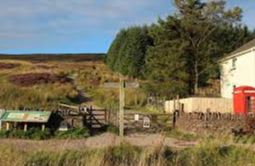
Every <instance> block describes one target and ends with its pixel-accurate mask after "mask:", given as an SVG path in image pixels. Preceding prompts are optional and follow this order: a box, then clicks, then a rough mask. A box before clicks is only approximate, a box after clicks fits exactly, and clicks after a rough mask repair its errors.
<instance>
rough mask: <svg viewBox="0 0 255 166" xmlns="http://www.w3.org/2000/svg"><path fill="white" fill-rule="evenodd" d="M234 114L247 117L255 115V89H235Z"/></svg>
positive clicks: (248, 87) (246, 87)
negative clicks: (250, 114)
mask: <svg viewBox="0 0 255 166" xmlns="http://www.w3.org/2000/svg"><path fill="white" fill-rule="evenodd" d="M233 95H234V97H233V100H234V113H235V114H238V115H247V114H249V113H255V88H253V87H250V86H240V87H237V88H234V94H233Z"/></svg>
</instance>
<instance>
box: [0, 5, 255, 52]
mask: <svg viewBox="0 0 255 166" xmlns="http://www.w3.org/2000/svg"><path fill="white" fill-rule="evenodd" d="M1 1H2V3H1V5H0V23H1V24H0V53H99V52H100V53H101V52H107V50H108V47H109V45H110V44H111V42H112V40H113V39H114V36H115V35H116V33H117V32H118V31H119V29H121V28H124V27H128V26H131V25H142V24H150V23H152V22H155V21H156V20H157V19H158V18H159V17H162V18H164V17H165V16H167V15H168V14H171V13H173V12H174V8H173V4H172V1H171V0H8V1H7V0H0V2H1ZM227 2H228V3H227V6H228V7H233V6H240V7H242V8H243V10H244V14H243V15H244V17H243V21H244V23H245V24H247V25H248V26H249V27H250V28H251V29H253V28H255V1H254V0H227Z"/></svg>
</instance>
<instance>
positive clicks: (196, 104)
mask: <svg viewBox="0 0 255 166" xmlns="http://www.w3.org/2000/svg"><path fill="white" fill-rule="evenodd" d="M179 103H181V104H183V105H184V111H185V112H206V111H207V110H210V112H220V113H232V112H233V101H232V99H226V98H206V97H191V98H185V99H180V100H179ZM174 105H175V108H177V101H174V100H169V101H166V102H165V112H166V113H173V110H174Z"/></svg>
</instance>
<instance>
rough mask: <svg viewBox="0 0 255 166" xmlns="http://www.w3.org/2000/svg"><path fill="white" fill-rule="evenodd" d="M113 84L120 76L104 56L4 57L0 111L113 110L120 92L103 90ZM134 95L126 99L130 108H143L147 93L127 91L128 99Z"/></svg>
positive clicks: (0, 67) (1, 58)
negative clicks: (84, 106)
mask: <svg viewBox="0 0 255 166" xmlns="http://www.w3.org/2000/svg"><path fill="white" fill-rule="evenodd" d="M36 74H37V75H36ZM47 74H51V76H47ZM40 75H43V78H42V76H40ZM45 75H46V76H45ZM55 77H56V78H57V79H59V80H57V79H56V78H55ZM63 79H64V80H65V79H70V80H69V81H63ZM111 81H114V82H117V81H118V75H117V74H116V73H113V72H111V71H110V70H109V69H108V68H107V66H106V65H105V64H104V62H103V57H102V55H86V56H84V55H37V56H35V55H30V56H28V55H22V56H7V55H1V56H0V85H1V86H0V108H8V109H18V108H19V109H24V108H32V109H39V108H40V109H48V110H49V109H55V108H57V107H58V106H57V104H58V103H60V102H62V103H70V104H87V105H97V106H101V107H113V108H114V107H117V105H118V90H114V89H105V88H103V87H102V85H103V83H104V82H111ZM134 95H136V96H137V97H136V98H134V97H132V98H129V97H127V98H126V102H127V105H134V104H135V105H143V104H144V101H145V100H146V97H145V95H144V93H142V91H141V90H138V91H132V90H127V96H134Z"/></svg>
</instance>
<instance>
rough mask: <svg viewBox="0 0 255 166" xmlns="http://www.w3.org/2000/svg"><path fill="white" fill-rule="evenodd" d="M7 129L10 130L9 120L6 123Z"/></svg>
mask: <svg viewBox="0 0 255 166" xmlns="http://www.w3.org/2000/svg"><path fill="white" fill-rule="evenodd" d="M6 130H7V131H8V130H10V123H9V122H7V123H6Z"/></svg>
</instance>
